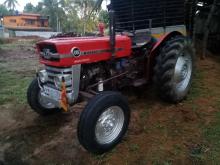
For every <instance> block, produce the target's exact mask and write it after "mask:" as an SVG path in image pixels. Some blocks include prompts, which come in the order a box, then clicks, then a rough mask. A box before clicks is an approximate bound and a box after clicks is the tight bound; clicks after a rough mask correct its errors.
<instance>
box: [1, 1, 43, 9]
mask: <svg viewBox="0 0 220 165" xmlns="http://www.w3.org/2000/svg"><path fill="white" fill-rule="evenodd" d="M17 1H18V4H19V5H17V6H16V10H18V11H23V9H24V6H25V5H26V4H27V3H29V2H31V3H32V4H33V5H34V6H36V5H37V4H38V2H40V0H17ZM4 2H5V0H0V4H3V3H4Z"/></svg>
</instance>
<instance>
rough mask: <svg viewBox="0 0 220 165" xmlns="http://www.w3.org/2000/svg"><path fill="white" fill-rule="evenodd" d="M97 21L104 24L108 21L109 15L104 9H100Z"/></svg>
mask: <svg viewBox="0 0 220 165" xmlns="http://www.w3.org/2000/svg"><path fill="white" fill-rule="evenodd" d="M99 21H101V22H103V23H104V24H105V25H108V23H109V15H108V12H107V11H106V10H101V11H100V13H99Z"/></svg>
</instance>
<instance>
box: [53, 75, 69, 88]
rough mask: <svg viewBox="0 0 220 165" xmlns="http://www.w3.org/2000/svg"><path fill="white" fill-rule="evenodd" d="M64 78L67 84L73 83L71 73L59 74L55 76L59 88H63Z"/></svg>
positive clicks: (55, 82)
mask: <svg viewBox="0 0 220 165" xmlns="http://www.w3.org/2000/svg"><path fill="white" fill-rule="evenodd" d="M63 78H64V80H65V84H66V85H71V83H72V77H71V75H59V76H56V77H55V78H54V84H55V86H56V87H57V88H58V89H61V86H62V79H63Z"/></svg>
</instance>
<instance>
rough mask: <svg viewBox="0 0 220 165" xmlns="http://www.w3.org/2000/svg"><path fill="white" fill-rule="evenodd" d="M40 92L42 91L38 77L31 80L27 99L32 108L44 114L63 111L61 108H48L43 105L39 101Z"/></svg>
mask: <svg viewBox="0 0 220 165" xmlns="http://www.w3.org/2000/svg"><path fill="white" fill-rule="evenodd" d="M39 92H40V87H39V85H38V80H37V78H35V79H34V80H33V81H32V82H31V84H30V86H29V87H28V90H27V101H28V104H29V105H30V107H31V108H32V110H34V111H35V112H36V113H38V114H39V115H42V116H47V115H51V114H54V113H57V112H60V111H61V110H60V109H59V108H52V109H47V108H45V107H43V106H42V105H41V104H40V103H39V101H38V94H39Z"/></svg>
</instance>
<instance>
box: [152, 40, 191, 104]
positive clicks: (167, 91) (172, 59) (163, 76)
mask: <svg viewBox="0 0 220 165" xmlns="http://www.w3.org/2000/svg"><path fill="white" fill-rule="evenodd" d="M194 61H195V53H194V48H193V46H192V43H191V42H190V41H189V40H188V39H186V38H185V37H184V36H176V37H174V38H172V39H170V40H169V41H168V42H166V43H165V45H164V46H163V48H162V49H161V52H160V54H159V55H158V57H157V59H156V65H155V68H154V72H155V75H154V81H155V84H156V85H157V88H158V91H159V94H160V96H161V98H162V99H164V100H165V101H169V102H173V103H178V102H180V101H182V100H183V99H185V98H186V96H187V94H188V92H189V90H190V87H191V84H192V78H193V74H194Z"/></svg>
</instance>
